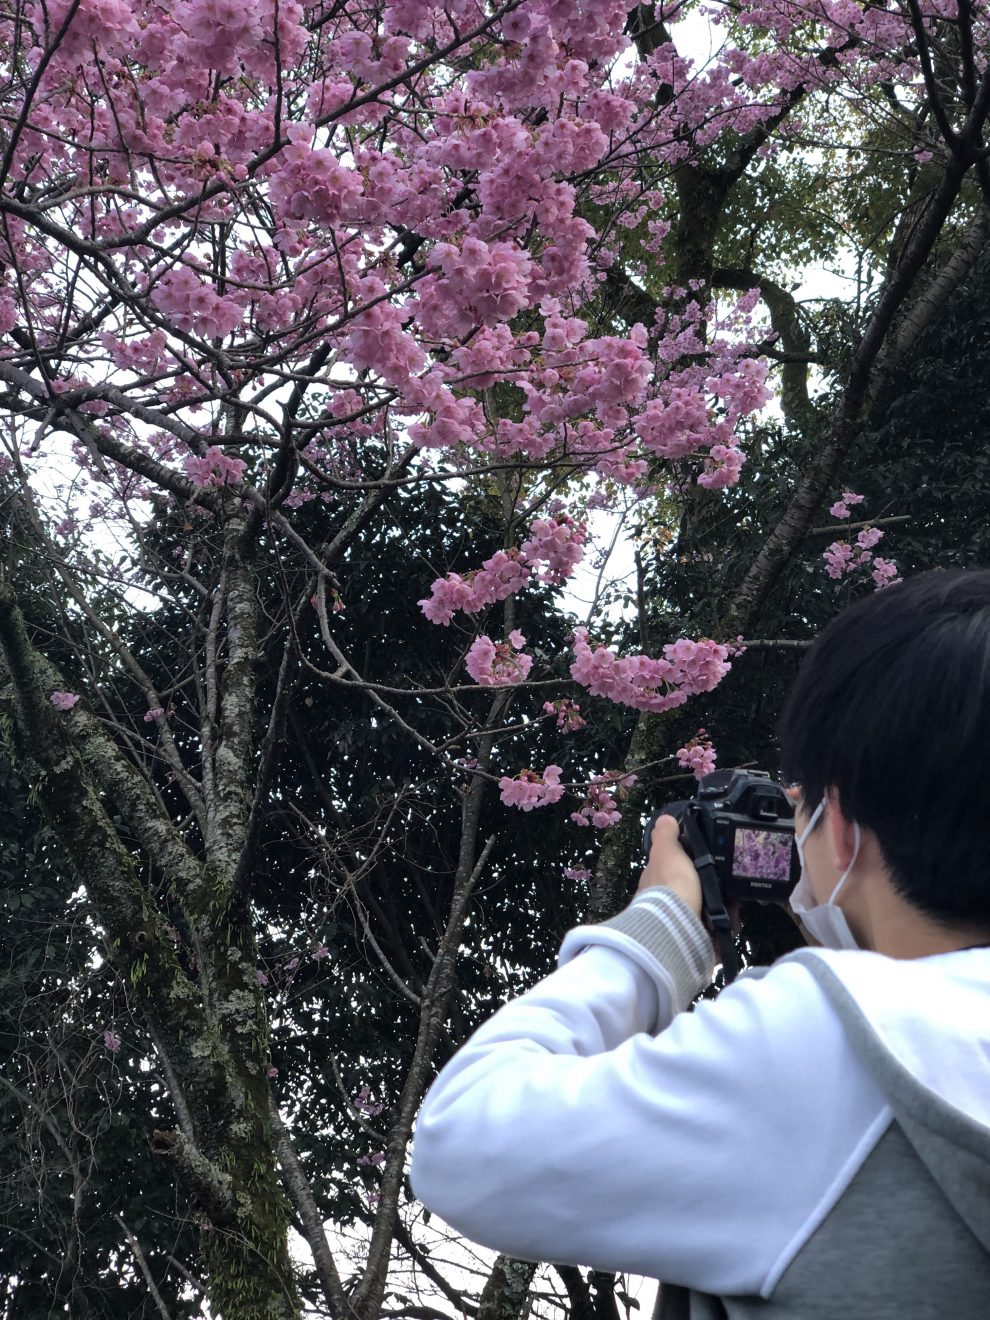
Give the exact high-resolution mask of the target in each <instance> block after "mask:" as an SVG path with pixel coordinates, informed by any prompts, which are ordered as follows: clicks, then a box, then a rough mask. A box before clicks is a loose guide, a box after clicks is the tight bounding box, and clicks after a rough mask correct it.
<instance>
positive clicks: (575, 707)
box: [543, 697, 588, 734]
mask: <svg viewBox="0 0 990 1320" xmlns="http://www.w3.org/2000/svg"><path fill="white" fill-rule="evenodd" d="M543 712H544V714H545V715H553V716H554V717H555V718H556V721H557V728H558V729H559V730H560V732H561V733H564V734H567V733H576V732H577V730H578V729H583V728H584V726H585V725H586V724H587V722H588V721H587V720H586V719H585V718H584V716H583V715H582V714H581V707H580V705H579V703H578V702H576V701H570V700H568V699H567V698H566V697H558V698H557V700H556V701H545V702H544V703H543Z"/></svg>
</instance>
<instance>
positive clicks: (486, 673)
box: [464, 634, 533, 687]
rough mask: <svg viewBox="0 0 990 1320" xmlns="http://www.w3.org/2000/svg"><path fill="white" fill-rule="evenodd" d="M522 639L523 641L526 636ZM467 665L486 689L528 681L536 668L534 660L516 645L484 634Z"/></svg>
mask: <svg viewBox="0 0 990 1320" xmlns="http://www.w3.org/2000/svg"><path fill="white" fill-rule="evenodd" d="M519 636H520V638H522V634H519ZM522 641H523V642H525V639H524V638H522ZM464 664H465V667H466V668H467V671H468V673H469V674H470V675H471V677H472V678H473V679H474V681H475V682H476V683H480V684H481V685H482V686H483V687H507V686H509V685H511V684H514V683H522V682H524V681H525V679H526V676H527V675H528V674H529V671H530V669H531V668H532V667H533V657H532V656H530V655H526V654H525V653H524V652H522V651H519V650H517V649H516V647H515V643H505V642H493V641H492V639H491V638H490V637H486V636H485V635H484V634H482V635H481V636H480V637H477V638H475V640H474V642H473V643H472V644H471V646H470V648H469V650H468V653H467V656H466V658H465V661H464Z"/></svg>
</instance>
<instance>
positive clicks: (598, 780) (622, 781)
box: [571, 770, 636, 830]
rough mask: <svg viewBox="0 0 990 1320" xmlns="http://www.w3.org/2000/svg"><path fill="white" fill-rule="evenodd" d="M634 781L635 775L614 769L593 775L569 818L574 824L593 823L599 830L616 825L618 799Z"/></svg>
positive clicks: (618, 814)
mask: <svg viewBox="0 0 990 1320" xmlns="http://www.w3.org/2000/svg"><path fill="white" fill-rule="evenodd" d="M635 782H636V776H635V775H627V774H623V773H622V772H621V771H616V770H611V771H609V772H608V773H607V774H604V775H595V776H594V778H593V779H592V780H591V781H590V782H589V784H588V786H587V789H586V791H585V798H584V801H583V802H582V804H581V806H580V807H579V808H578V810H577V811H572V812H571V820H572V821H573V822H574V824H575V825H593V826H594V827H595V828H596V829H599V830H604V829H607V828H608V826H609V825H616V824H617V823H618V822H619V821H620V820H621V819H622V812H621V811H620V810H619V800H620V799H621V798H622V796H623V795H624V793H625V792H626V790H628V789H629V788H631V787H632V785H633V784H635Z"/></svg>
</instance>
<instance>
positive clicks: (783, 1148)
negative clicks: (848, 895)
mask: <svg viewBox="0 0 990 1320" xmlns="http://www.w3.org/2000/svg"><path fill="white" fill-rule="evenodd" d="M707 938H708V937H707V935H706V934H705V932H704V929H703V927H702V926H701V924H700V922H698V920H697V918H696V917H695V916H694V914H693V913H691V912H690V910H689V909H688V908H687V906H686V905H685V904H683V903H681V901H680V900H679V899H677V898H676V897H675V896H674V895H673V894H672V893H671V892H670V891H668V890H662V889H652V890H648V891H646V892H644V893H643V894H641V895H638V896H637V898H636V899H635V900H634V902H633V903H632V904H631V905H630V907H629V908H627V909H626V910H625V912H624V913H620V914H619V916H618V917H617V918H614V919H613V920H612V921H611V922H606V923H604V924H603V925H601V926H583V927H578V928H577V929H576V930H572V931H571V932H570V933H569V934H568V935H567V937H566V938H565V940H564V943H563V945H562V947H561V951H560V959H559V962H560V966H559V969H558V970H557V971H556V972H554V973H553V974H552V975H551V976H548V977H547V978H546V979H545V980H544V981H542V982H541V983H540V984H539V985H537V986H536V987H535V988H534V989H533V990H531V991H530V992H529V993H528V994H525V995H523V996H522V997H521V998H520V999H517V1000H516V1001H514V1002H513V1003H510V1004H507V1005H506V1006H505V1007H504V1008H502V1009H500V1010H499V1012H498V1013H496V1015H495V1016H494V1017H493V1018H492V1019H491V1020H490V1021H489V1022H487V1023H486V1024H485V1025H484V1026H482V1027H481V1028H480V1029H479V1030H478V1031H477V1032H476V1033H475V1034H474V1035H473V1036H472V1037H471V1039H470V1040H469V1041H468V1042H467V1043H466V1044H465V1045H464V1046H463V1048H462V1049H461V1050H460V1051H459V1052H458V1053H457V1054H456V1055H455V1056H454V1057H453V1058H452V1059H451V1061H450V1062H449V1063H448V1064H447V1066H446V1067H445V1068H444V1069H443V1071H442V1072H441V1073H440V1075H439V1077H438V1078H437V1080H436V1081H435V1082H434V1084H433V1086H432V1088H431V1089H430V1091H429V1094H428V1095H427V1097H426V1100H425V1102H424V1104H423V1108H422V1111H421V1113H420V1116H419V1120H418V1122H417V1127H416V1135H415V1143H414V1150H413V1160H412V1170H411V1178H412V1185H413V1189H414V1191H415V1192H416V1195H417V1196H418V1197H419V1198H420V1199H421V1200H422V1201H423V1202H424V1203H425V1204H426V1205H427V1206H429V1207H431V1208H432V1209H433V1210H435V1211H436V1212H437V1213H438V1214H439V1215H441V1216H442V1217H443V1218H444V1219H445V1220H446V1221H447V1222H448V1223H450V1224H451V1225H452V1226H453V1227H455V1228H456V1229H458V1230H459V1231H460V1232H462V1233H464V1234H465V1235H466V1236H468V1237H470V1238H472V1239H474V1240H475V1241H477V1242H479V1243H482V1244H484V1245H486V1246H489V1247H493V1248H496V1249H498V1250H500V1251H503V1252H505V1253H507V1254H509V1255H512V1256H517V1257H522V1258H523V1259H529V1260H546V1261H557V1262H572V1263H578V1264H584V1265H590V1266H594V1267H595V1268H597V1269H601V1270H616V1271H629V1272H631V1273H636V1274H643V1275H647V1276H650V1277H653V1278H660V1279H662V1280H664V1281H665V1282H667V1283H671V1284H680V1285H683V1286H685V1287H686V1288H690V1289H696V1290H699V1291H703V1292H706V1293H713V1294H717V1295H719V1296H724V1295H726V1294H747V1295H750V1296H752V1295H757V1296H760V1297H763V1298H769V1297H771V1296H772V1294H773V1292H774V1289H775V1288H776V1286H777V1284H778V1282H779V1281H780V1279H781V1277H782V1275H783V1274H784V1272H785V1271H786V1270H787V1269H788V1267H789V1265H790V1264H791V1263H792V1262H793V1261H794V1259H795V1257H796V1255H797V1254H798V1253H799V1252H800V1251H801V1249H802V1247H803V1246H804V1245H805V1243H807V1242H808V1240H809V1238H810V1237H811V1235H812V1234H813V1233H814V1232H815V1230H816V1229H817V1228H818V1226H819V1225H820V1224H821V1223H822V1221H823V1219H824V1218H825V1216H826V1215H828V1213H829V1211H830V1210H832V1208H833V1207H834V1206H835V1205H836V1204H837V1202H838V1201H839V1199H840V1198H841V1197H842V1195H843V1192H844V1191H845V1190H846V1189H847V1188H848V1187H849V1185H850V1183H851V1181H852V1180H853V1179H854V1177H855V1176H856V1174H857V1172H858V1171H859V1170H861V1168H862V1167H863V1165H864V1162H865V1161H866V1160H867V1159H868V1157H869V1156H870V1154H871V1153H872V1152H873V1151H874V1149H875V1148H876V1147H877V1143H878V1142H879V1141H880V1138H881V1137H882V1136H883V1134H884V1133H885V1132H886V1131H887V1129H888V1128H889V1127H890V1126H891V1123H892V1119H893V1116H894V1111H895V1110H896V1108H897V1103H896V1099H895V1098H893V1097H891V1096H890V1095H889V1093H888V1092H887V1091H885V1089H884V1087H883V1085H882V1084H881V1083H879V1082H878V1081H877V1080H876V1074H875V1072H874V1071H873V1070H871V1068H870V1067H868V1066H866V1065H865V1064H864V1061H863V1057H862V1051H857V1049H856V1048H855V1047H854V1044H853V1043H852V1041H851V1039H850V1036H849V1033H848V1031H847V1024H846V1023H844V1021H843V1018H842V1015H840V1013H839V1012H837V1010H836V1007H835V1004H834V1002H833V999H834V995H833V996H830V995H829V994H827V993H825V991H824V990H823V987H822V982H823V980H825V981H827V980H829V979H831V980H833V981H836V979H837V982H841V985H842V987H844V988H845V991H847V992H848V996H851V998H852V1000H854V1001H855V1005H856V1006H858V1009H859V1011H860V1013H861V1014H862V1016H863V1018H864V1019H865V1020H866V1021H868V1023H869V1026H870V1027H871V1028H872V1030H873V1032H874V1033H876V1036H877V1037H878V1038H879V1040H880V1041H881V1042H882V1049H883V1050H885V1051H886V1052H887V1053H888V1054H889V1056H890V1059H891V1060H892V1061H894V1062H895V1063H899V1064H901V1065H903V1068H904V1069H906V1070H907V1072H908V1073H909V1074H910V1076H911V1078H913V1079H914V1081H915V1083H917V1085H918V1087H920V1088H921V1091H920V1093H921V1094H922V1095H931V1096H932V1097H933V1098H934V1099H935V1100H937V1101H939V1103H940V1104H941V1106H942V1108H943V1109H944V1107H945V1106H946V1105H947V1106H948V1108H949V1111H950V1112H954V1113H956V1114H958V1115H959V1116H960V1117H961V1118H962V1119H963V1120H964V1121H965V1124H966V1125H968V1126H967V1132H969V1131H970V1130H972V1132H975V1134H976V1141H977V1144H980V1142H981V1141H983V1140H984V1139H985V1148H981V1149H982V1152H983V1153H982V1155H981V1159H983V1161H984V1163H985V1162H986V1157H987V1155H990V1012H988V1008H990V949H974V950H970V951H961V952H957V953H951V954H944V955H939V956H937V957H930V958H922V959H914V960H911V961H896V960H893V959H890V958H887V957H884V956H882V955H880V954H875V953H867V952H860V951H855V952H829V951H825V950H802V951H800V952H799V953H797V954H794V955H791V956H789V957H787V958H784V959H782V960H781V961H780V962H778V963H776V964H775V965H774V966H773V967H772V968H771V969H769V970H767V971H762V972H756V973H744V974H743V975H742V976H741V977H740V978H739V979H738V980H737V981H736V982H735V983H734V984H733V985H731V986H729V987H728V988H727V989H725V990H724V991H723V992H722V993H721V994H720V995H719V997H718V998H717V999H715V1000H705V1001H701V1002H699V1003H697V1004H696V1005H695V1007H694V1009H693V1011H691V1012H684V1011H681V1010H683V1009H685V1008H686V1007H687V1004H688V1003H689V1002H690V999H691V998H693V996H694V995H695V994H697V993H698V992H699V990H700V989H701V988H702V987H703V985H704V980H705V970H704V965H705V963H706V961H710V954H709V952H708V950H707V949H706V947H705V942H706V941H707ZM826 969H829V970H830V972H831V978H830V977H829V971H827V970H826ZM968 1139H969V1138H968V1137H967V1140H968ZM988 1167H990V1166H988ZM967 1213H968V1212H967ZM980 1214H981V1212H980V1211H977V1218H979V1217H980ZM982 1214H983V1217H982V1222H980V1223H976V1222H972V1221H973V1216H972V1214H969V1220H970V1222H969V1224H968V1227H969V1228H970V1229H971V1230H972V1232H973V1233H974V1234H975V1236H976V1238H977V1239H978V1240H979V1241H980V1242H981V1243H982V1245H983V1248H984V1250H988V1249H990V1208H988V1209H987V1210H986V1212H982ZM988 1262H990V1258H988Z"/></svg>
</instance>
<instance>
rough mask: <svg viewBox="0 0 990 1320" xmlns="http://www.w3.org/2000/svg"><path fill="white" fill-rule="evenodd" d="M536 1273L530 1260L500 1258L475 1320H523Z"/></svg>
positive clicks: (487, 1284)
mask: <svg viewBox="0 0 990 1320" xmlns="http://www.w3.org/2000/svg"><path fill="white" fill-rule="evenodd" d="M535 1273H536V1265H535V1264H534V1263H533V1262H532V1261H529V1260H515V1259H514V1258H513V1257H512V1256H499V1257H498V1259H497V1260H496V1261H495V1264H494V1265H493V1266H492V1272H491V1274H490V1275H489V1276H488V1279H487V1281H486V1283H485V1286H484V1289H483V1290H482V1293H481V1304H480V1305H479V1307H478V1320H526V1316H527V1315H528V1314H529V1289H530V1286H531V1284H532V1282H533V1275H534V1274H535Z"/></svg>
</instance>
